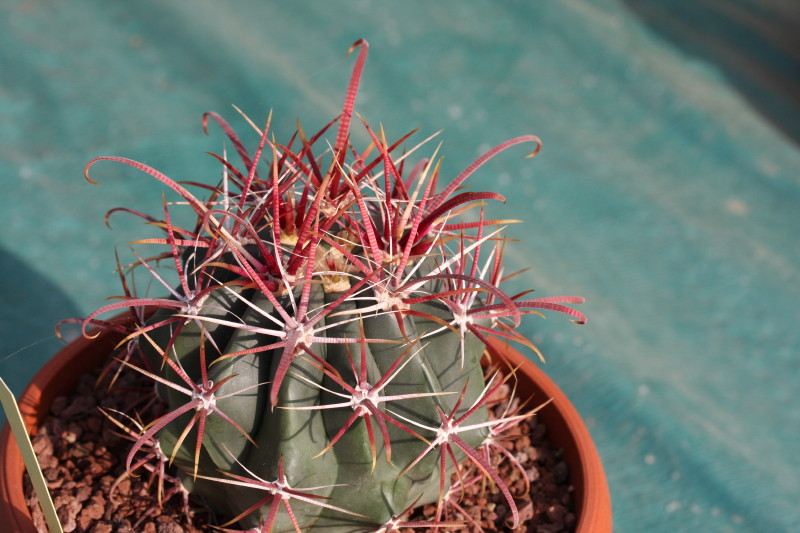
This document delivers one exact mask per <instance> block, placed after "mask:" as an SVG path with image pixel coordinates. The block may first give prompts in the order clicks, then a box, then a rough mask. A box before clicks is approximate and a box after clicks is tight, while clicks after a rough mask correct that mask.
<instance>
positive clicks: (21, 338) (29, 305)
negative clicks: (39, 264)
mask: <svg viewBox="0 0 800 533" xmlns="http://www.w3.org/2000/svg"><path fill="white" fill-rule="evenodd" d="M0 294H2V299H1V300H0V302H2V303H0V377H2V378H3V381H5V382H6V384H7V385H8V386H9V388H10V389H11V391H12V392H13V393H14V394H15V395H16V396H17V397H19V395H20V394H21V393H22V391H23V389H24V388H25V386H26V385H27V384H28V382H30V380H31V378H33V376H34V374H36V372H37V371H38V370H39V369H40V368H41V367H42V365H44V363H45V362H46V361H47V360H48V359H50V357H51V356H52V355H53V354H55V353H56V352H57V351H58V350H59V349H60V348H61V347H62V346H63V343H62V342H61V341H60V340H59V339H58V338H57V337H56V336H55V329H54V326H55V324H56V323H57V322H58V321H59V320H61V319H64V318H70V317H76V316H79V314H80V311H79V310H78V307H77V306H76V305H75V304H74V303H73V302H72V301H70V299H69V298H68V297H67V296H66V295H65V294H64V293H63V292H62V291H61V290H60V289H59V288H58V287H56V286H55V285H54V284H53V283H52V282H51V281H49V280H48V279H46V278H45V277H43V276H42V275H41V274H39V273H38V272H37V271H36V269H35V268H33V267H31V266H30V265H28V264H26V263H25V262H24V261H22V260H21V259H19V258H18V257H16V256H14V255H13V254H12V253H10V252H8V251H7V250H3V249H0ZM5 420H6V417H5V414H4V413H3V412H2V410H0V426H2V425H3V424H4V423H5Z"/></svg>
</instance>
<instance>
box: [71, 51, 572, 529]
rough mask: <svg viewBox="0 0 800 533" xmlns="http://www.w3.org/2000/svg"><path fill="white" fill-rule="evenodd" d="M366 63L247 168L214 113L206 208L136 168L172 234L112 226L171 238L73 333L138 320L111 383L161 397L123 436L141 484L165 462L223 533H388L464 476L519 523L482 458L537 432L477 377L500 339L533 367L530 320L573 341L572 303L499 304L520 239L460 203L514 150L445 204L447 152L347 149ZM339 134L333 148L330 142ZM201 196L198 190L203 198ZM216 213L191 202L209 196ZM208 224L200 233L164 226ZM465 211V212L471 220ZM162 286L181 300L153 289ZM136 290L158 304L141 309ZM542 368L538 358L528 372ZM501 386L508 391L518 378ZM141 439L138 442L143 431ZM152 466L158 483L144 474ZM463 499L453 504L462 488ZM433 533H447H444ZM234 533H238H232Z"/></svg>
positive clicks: (125, 421) (386, 146) (380, 135)
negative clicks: (162, 192)
mask: <svg viewBox="0 0 800 533" xmlns="http://www.w3.org/2000/svg"><path fill="white" fill-rule="evenodd" d="M367 48H368V46H367V43H366V41H363V40H360V41H358V42H356V43H355V44H354V45H353V47H352V48H351V51H353V50H356V49H357V50H358V55H357V58H356V61H355V67H354V69H353V74H352V77H351V81H350V85H349V87H348V91H347V96H346V99H345V103H344V106H343V110H342V113H341V115H340V116H339V117H338V118H337V119H335V120H333V121H332V122H330V123H329V124H327V125H326V126H325V127H324V128H322V130H321V131H319V132H318V133H316V134H314V135H313V136H310V137H309V136H307V135H306V134H305V133H304V132H303V130H302V129H300V128H299V126H298V130H297V132H296V133H295V135H294V136H293V137H292V138H291V139H290V140H289V142H288V143H286V144H280V143H278V142H277V141H275V140H274V138H272V136H271V133H270V130H269V124H270V121H269V119H268V120H267V123H266V126H264V128H263V129H260V128H258V127H257V126H256V125H254V124H253V123H252V122H251V123H250V124H251V126H253V128H255V129H256V131H258V133H259V135H260V142H259V144H258V147H257V149H256V151H255V152H254V154H253V155H252V156H251V155H250V152H249V151H248V150H247V149H246V148H245V146H244V144H243V142H242V141H241V140H240V138H239V137H238V136H237V134H236V133H235V132H234V130H233V129H232V128H231V126H230V125H229V124H228V123H227V122H226V121H225V120H224V119H223V118H222V117H221V116H219V115H217V114H216V113H206V114H205V115H204V117H203V127H204V129H206V126H207V123H208V120H209V119H211V120H212V121H213V122H215V123H216V124H217V125H218V126H220V128H221V129H222V130H223V132H224V133H225V134H226V135H227V138H228V139H229V141H230V143H231V144H232V145H233V148H234V149H235V151H236V154H237V158H238V160H239V161H240V163H235V162H233V161H231V160H229V158H228V157H227V155H226V154H223V155H221V156H219V155H215V156H214V157H216V159H218V160H219V162H220V163H221V165H222V171H223V178H222V181H221V182H220V183H219V184H218V185H216V186H212V187H209V186H207V185H204V184H200V183H178V182H176V181H173V180H172V179H170V178H169V177H167V176H165V175H164V174H162V173H161V172H159V171H157V170H155V169H154V168H151V167H149V166H147V165H145V164H142V163H139V162H136V161H132V160H130V159H125V158H121V157H98V158H96V159H94V160H92V161H90V162H89V163H88V165H87V166H86V177H87V179H89V180H90V181H91V179H90V178H89V168H90V167H91V166H93V165H94V164H95V163H96V162H98V161H100V160H112V161H116V162H119V163H123V164H126V165H129V166H132V167H134V168H136V169H138V170H140V171H142V172H144V173H145V174H148V175H150V176H151V177H153V178H155V179H157V180H158V181H160V182H162V183H163V184H164V185H166V186H167V187H168V188H169V189H171V190H172V191H173V192H174V193H177V194H178V195H179V196H180V198H181V201H179V202H177V203H175V204H168V203H167V201H166V200H164V207H163V218H160V217H159V218H156V217H150V216H148V215H144V214H141V213H138V212H134V211H132V210H128V209H121V210H123V211H127V212H129V213H132V214H134V215H136V216H138V217H141V218H143V219H144V220H145V221H146V222H148V223H150V224H154V225H157V226H158V227H160V228H161V229H162V230H163V236H162V237H160V238H155V239H147V240H144V241H141V242H140V243H139V244H142V245H145V244H146V245H148V246H152V245H160V246H161V247H162V248H163V250H164V251H163V252H161V253H158V254H156V255H146V256H142V255H139V254H138V253H136V252H135V251H134V253H135V254H136V259H137V260H136V262H135V263H134V264H132V265H128V266H127V267H124V268H123V266H122V265H119V260H118V266H119V271H120V273H121V277H122V280H123V287H124V290H125V294H124V298H122V299H120V300H118V301H116V302H114V303H111V304H108V305H106V306H104V307H102V308H100V309H98V310H97V311H95V312H93V313H92V314H91V315H89V316H88V317H87V318H86V319H84V320H83V331H84V334H86V335H90V334H91V333H90V332H89V329H90V328H92V327H102V328H119V327H120V326H117V325H114V324H113V323H111V322H108V321H105V320H103V319H101V318H100V316H101V315H104V314H105V313H108V312H111V311H115V310H123V309H130V310H131V312H132V313H133V314H134V315H135V316H136V317H137V320H136V324H135V325H134V326H133V327H131V328H129V329H126V330H124V331H123V333H124V334H125V335H126V338H125V342H124V343H123V344H122V345H121V346H122V348H121V352H120V354H119V356H118V360H119V361H120V362H121V364H120V366H119V369H122V368H129V369H133V370H135V371H137V372H139V373H141V374H144V375H146V376H148V377H149V378H151V379H152V381H153V382H154V384H155V390H156V392H157V393H158V396H159V397H160V399H161V400H162V401H163V402H164V405H165V408H164V414H163V415H162V416H160V417H159V418H157V419H155V420H152V421H147V423H146V424H144V425H142V424H138V423H136V424H132V423H131V422H133V419H132V418H129V417H126V416H124V415H122V414H121V413H120V414H118V416H117V424H118V425H120V427H124V428H126V429H127V431H128V432H129V433H130V434H131V435H132V438H133V440H134V441H135V442H134V445H133V446H132V448H131V450H130V453H129V455H128V458H127V466H128V469H129V470H136V469H137V468H140V467H142V466H143V465H145V464H147V463H148V462H149V461H160V462H161V463H160V464H162V465H163V463H164V462H165V461H169V462H175V463H177V464H178V465H179V466H180V467H181V468H180V469H181V471H182V480H183V481H182V482H183V485H184V486H185V487H187V488H188V489H189V490H190V491H192V492H195V493H197V494H199V495H201V496H203V497H204V498H205V499H206V500H207V501H208V502H209V504H210V505H211V507H212V508H213V509H215V510H216V511H217V512H218V513H219V514H220V515H222V516H226V517H227V519H228V522H227V523H225V524H223V526H222V527H227V526H229V525H231V524H234V523H237V522H238V524H239V527H244V528H250V529H249V530H251V531H264V532H266V531H271V530H274V531H293V530H296V531H311V530H315V529H317V528H319V529H323V528H325V529H326V530H329V531H368V530H372V531H385V532H388V531H393V530H396V529H397V528H399V527H413V526H415V525H426V526H430V525H431V524H430V523H425V524H416V523H414V522H408V521H403V520H402V516H404V515H405V514H406V513H408V512H409V511H410V510H411V509H412V508H413V507H414V506H415V505H420V504H423V503H430V502H438V503H439V506H440V508H441V506H442V505H443V503H445V502H446V499H447V494H449V489H450V488H451V487H450V485H451V477H452V476H453V475H455V474H458V476H457V477H458V480H457V481H456V485H457V486H461V485H463V484H464V483H467V482H474V480H473V481H467V480H468V479H469V476H467V477H465V476H466V474H463V473H462V472H463V471H464V469H465V468H467V466H469V465H472V466H473V467H475V468H476V470H477V471H478V472H481V473H482V474H483V475H484V476H486V477H489V478H491V479H492V480H493V481H494V482H495V483H496V484H497V486H498V487H499V488H500V490H501V491H502V492H503V495H504V496H505V497H506V499H507V501H508V504H509V507H510V509H511V512H512V521H513V522H514V525H516V523H517V522H518V519H519V517H518V514H517V510H516V506H515V505H514V500H513V497H512V495H511V494H510V492H509V489H508V488H507V487H506V486H505V484H504V483H503V481H502V479H500V477H499V476H498V475H497V474H496V472H495V471H494V470H493V469H492V467H491V465H490V461H489V456H488V454H489V453H491V452H493V451H495V450H496V449H497V448H499V445H498V444H497V441H496V439H497V437H498V435H499V433H500V432H501V431H502V430H503V429H505V428H506V427H509V426H510V425H512V423H513V422H515V421H517V420H520V419H522V418H524V417H527V416H530V415H531V414H532V411H520V410H512V411H511V412H510V413H509V414H507V416H505V417H503V418H501V419H499V420H498V419H491V418H489V416H488V414H487V409H486V403H487V402H488V401H489V398H490V397H492V395H493V394H495V392H496V391H497V390H498V389H499V387H501V386H502V384H503V380H502V379H500V378H497V377H496V376H489V377H487V378H485V377H484V371H483V370H482V368H481V364H480V363H481V358H482V357H484V356H485V355H487V354H488V355H489V356H490V357H493V358H495V359H496V360H498V361H501V360H502V356H501V355H500V354H499V353H498V352H497V350H496V349H495V347H494V345H493V344H492V343H491V342H490V339H491V338H492V337H494V338H498V339H501V340H505V341H515V342H519V343H522V344H523V345H526V346H528V347H530V348H532V349H533V350H536V348H535V347H534V346H533V345H532V344H531V343H530V342H529V341H527V340H526V339H525V338H524V337H522V336H521V335H520V334H518V333H517V332H516V331H515V328H516V327H517V326H518V325H519V324H520V320H521V318H522V316H523V315H525V314H530V313H541V311H542V310H554V311H559V312H563V313H566V314H568V315H570V316H571V317H572V318H573V319H574V320H575V321H576V322H583V320H584V318H583V315H582V314H581V313H579V312H578V311H575V310H574V309H572V308H570V307H567V306H566V305H565V304H571V303H579V302H581V301H582V299H581V298H578V297H549V298H535V299H531V298H527V295H528V293H522V294H519V295H516V296H509V295H507V294H506V293H504V292H503V291H502V290H501V289H500V287H499V285H500V284H501V282H502V281H503V280H504V279H507V277H508V275H506V274H505V273H504V272H503V265H502V258H503V250H504V241H503V240H502V239H501V238H500V236H499V231H500V229H501V228H502V226H504V225H506V224H508V223H511V222H513V221H510V220H488V219H486V218H485V217H484V205H483V204H484V201H485V200H503V198H502V196H500V195H499V194H497V193H494V192H464V191H460V187H461V186H462V185H463V183H464V182H465V180H466V179H467V178H468V177H469V176H470V175H471V174H472V173H473V172H474V171H475V170H476V169H478V168H479V167H480V166H481V165H482V164H483V163H485V162H486V161H487V160H488V159H490V158H491V157H493V156H495V155H496V154H498V153H499V152H501V151H503V150H505V149H506V148H509V147H511V146H513V145H516V144H522V143H525V144H529V145H531V146H532V147H533V150H532V153H531V155H534V154H536V153H537V152H538V150H539V148H540V142H539V139H538V138H536V137H534V136H531V135H526V136H521V137H517V138H514V139H511V140H508V141H506V142H504V143H502V144H500V145H498V146H497V147H495V148H493V149H492V150H490V151H489V152H487V153H486V154H485V155H483V156H481V157H479V158H478V159H477V160H476V161H475V162H473V163H472V164H471V165H470V166H468V167H467V168H466V169H465V170H464V171H463V172H462V173H461V174H459V175H458V176H457V177H456V178H455V179H453V180H452V181H450V182H449V183H448V184H447V185H446V186H445V187H444V188H443V189H442V190H441V191H440V192H437V184H438V181H439V177H440V174H439V160H438V148H437V149H436V150H435V151H434V152H433V155H432V156H431V157H428V158H422V159H420V160H418V161H417V162H416V163H413V164H412V163H411V160H412V157H413V156H415V154H416V152H417V151H418V150H419V149H420V148H421V147H422V146H423V145H424V144H425V143H426V141H428V140H430V139H426V140H425V141H423V142H421V143H419V144H416V145H414V146H413V147H412V148H410V149H408V150H405V152H403V153H402V154H400V153H398V152H400V150H401V146H403V144H404V143H405V142H406V141H407V140H408V139H409V137H410V136H411V135H412V134H413V133H414V132H412V134H408V135H406V136H404V137H402V138H400V139H399V140H397V141H395V142H392V143H391V144H390V143H389V142H388V141H387V140H386V136H385V134H384V132H383V131H382V130H380V131H377V132H376V131H374V130H373V129H372V128H370V126H369V125H367V123H366V122H364V123H363V127H364V128H365V129H366V132H367V133H368V134H369V136H370V138H371V140H372V142H371V144H370V145H369V146H368V147H367V148H366V149H365V150H363V151H359V150H358V149H357V148H356V147H355V146H353V145H352V144H351V143H350V136H349V133H350V127H351V119H352V115H353V108H354V104H355V99H356V94H357V89H358V85H359V79H360V77H361V71H362V69H363V66H364V62H365V60H366V57H367ZM334 127H336V136H335V140H334V141H333V143H332V144H331V143H330V142H328V141H324V136H325V134H326V133H327V132H328V131H329V130H331V129H332V128H334ZM190 189H199V191H201V193H202V194H195V193H193V192H191V191H190ZM201 195H202V196H204V197H205V198H204V199H201V198H200V196H201ZM187 207H188V208H189V209H191V210H192V211H193V212H194V213H195V214H196V217H197V218H196V224H195V225H194V227H191V228H184V227H178V226H177V225H175V224H174V223H173V222H172V218H171V210H173V209H176V208H183V209H185V208H187ZM467 212H472V213H474V214H473V215H472V216H469V217H467V216H465V214H466V213H467ZM159 263H167V264H169V265H171V269H172V270H173V271H174V274H177V279H178V280H179V282H178V284H177V286H173V285H172V284H170V283H169V282H167V281H166V280H165V278H164V277H162V275H161V274H160V270H159V267H158V265H159ZM143 270H144V271H145V274H147V275H148V276H150V277H152V279H153V280H155V282H157V285H160V286H161V287H162V288H163V291H164V292H165V293H166V294H167V296H165V297H158V296H150V295H137V294H135V293H134V287H135V286H136V284H135V283H134V282H133V281H132V280H131V279H132V277H133V276H134V274H135V273H137V272H139V273H141V272H142V271H143ZM537 353H538V352H537ZM506 375H507V377H506V378H505V379H508V378H509V377H513V371H508V372H506ZM134 425H135V427H134ZM152 468H153V467H151V469H152ZM454 487H455V486H454ZM437 525H439V526H447V525H452V524H451V523H450V522H441V523H438V524H437ZM227 531H230V530H227Z"/></svg>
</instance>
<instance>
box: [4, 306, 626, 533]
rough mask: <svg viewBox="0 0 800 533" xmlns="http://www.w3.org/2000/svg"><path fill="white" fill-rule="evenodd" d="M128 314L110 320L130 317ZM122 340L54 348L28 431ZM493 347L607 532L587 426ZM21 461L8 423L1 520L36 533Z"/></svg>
mask: <svg viewBox="0 0 800 533" xmlns="http://www.w3.org/2000/svg"><path fill="white" fill-rule="evenodd" d="M130 319H131V317H130V316H129V315H127V314H125V315H121V316H119V317H117V318H116V319H115V321H116V322H119V323H126V322H129V321H130ZM120 339H121V335H120V334H118V333H114V332H110V331H105V332H102V333H100V334H99V335H98V336H97V337H95V338H92V339H87V338H84V337H81V338H79V339H77V340H75V341H73V342H71V343H70V344H68V345H67V346H65V347H64V348H63V349H62V350H61V351H59V352H58V353H57V354H56V355H55V356H54V357H53V358H52V359H51V360H50V361H49V362H48V363H47V364H46V365H45V366H44V367H43V368H42V369H41V370H40V371H39V372H38V373H37V374H36V376H35V377H34V378H33V380H32V381H31V383H30V384H29V385H28V387H27V388H26V389H25V391H24V392H23V393H22V396H21V397H20V398H19V405H20V410H21V412H22V415H23V418H24V420H25V425H26V427H27V428H28V432H29V433H30V434H35V433H36V431H37V428H38V426H39V424H40V422H41V420H42V419H43V418H44V416H45V415H46V414H47V411H48V410H49V407H50V404H51V403H52V401H53V399H54V398H56V397H57V396H59V395H62V394H65V393H67V392H69V391H70V390H72V389H73V388H74V387H75V385H76V384H77V382H78V379H79V378H80V376H81V375H82V374H84V373H86V372H88V371H90V370H91V369H93V368H95V367H97V366H98V365H100V364H102V363H103V362H104V361H105V360H106V358H107V357H108V354H109V353H110V352H111V351H112V350H113V349H114V347H115V346H116V344H117V342H118V341H119V340H120ZM493 344H494V347H495V348H496V349H497V350H499V351H501V352H502V353H503V354H504V355H505V357H506V358H507V359H508V361H509V362H510V363H511V365H513V366H519V370H518V371H517V373H516V376H517V379H518V386H517V393H518V394H519V395H521V397H524V398H527V397H532V398H533V399H534V401H537V399H538V400H539V401H544V400H546V399H551V400H552V401H551V402H550V403H549V404H548V405H547V406H545V407H544V408H542V409H541V410H540V411H539V412H538V414H537V416H538V417H539V418H540V419H541V420H542V421H543V422H544V423H545V424H546V425H547V430H548V435H549V439H550V442H551V444H552V445H553V446H554V447H555V448H557V449H560V450H563V458H564V461H565V462H566V463H567V465H568V467H569V472H570V479H571V482H572V485H573V486H574V504H575V513H576V516H577V525H576V529H575V532H576V533H610V532H611V531H612V521H611V498H610V494H609V491H608V484H607V482H606V477H605V473H604V471H603V466H602V464H601V462H600V457H599V455H598V453H597V450H596V448H595V446H594V443H593V442H592V439H591V436H590V435H589V431H588V429H587V428H586V425H585V424H584V422H583V420H582V419H581V417H580V415H579V414H578V412H577V411H576V410H575V408H574V406H573V405H572V403H571V402H570V401H569V399H568V398H567V397H566V396H565V395H564V393H563V392H562V391H561V390H560V389H559V388H558V386H557V385H556V384H555V383H554V382H553V381H552V380H551V379H550V378H548V377H547V375H546V374H545V373H544V372H542V370H540V369H539V368H538V367H537V366H536V365H534V364H533V363H532V362H530V361H529V360H528V359H527V358H526V357H525V356H523V355H522V354H520V353H519V352H517V351H516V350H514V349H512V348H510V347H508V346H507V345H506V344H505V343H503V342H502V341H499V340H493ZM23 474H24V465H23V462H22V456H21V455H20V453H19V450H18V449H17V446H16V443H15V442H14V439H13V437H12V435H11V431H10V430H9V427H8V424H6V425H5V426H4V427H3V429H2V431H0V524H3V526H4V529H5V530H6V531H12V532H14V533H36V528H35V527H34V525H33V520H32V518H31V515H30V512H29V511H28V507H27V504H26V502H25V495H24V492H23V484H22V480H23Z"/></svg>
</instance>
